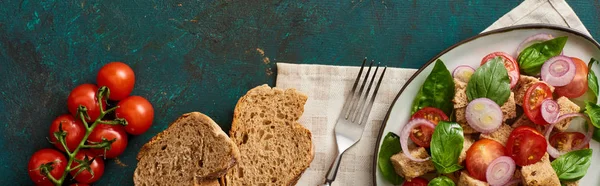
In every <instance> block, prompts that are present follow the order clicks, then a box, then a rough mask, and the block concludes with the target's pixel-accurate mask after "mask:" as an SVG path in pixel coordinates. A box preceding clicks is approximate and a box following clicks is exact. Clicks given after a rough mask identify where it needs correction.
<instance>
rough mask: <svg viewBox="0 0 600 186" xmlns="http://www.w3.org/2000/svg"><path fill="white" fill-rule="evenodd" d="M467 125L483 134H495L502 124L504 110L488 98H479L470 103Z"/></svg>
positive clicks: (467, 110)
mask: <svg viewBox="0 0 600 186" xmlns="http://www.w3.org/2000/svg"><path fill="white" fill-rule="evenodd" d="M465 113H466V114H465V116H466V119H467V123H469V125H470V126H471V127H472V128H473V129H475V130H477V131H479V132H482V133H490V132H494V131H495V130H496V129H498V127H500V125H501V124H502V117H503V115H502V110H501V109H500V106H498V104H496V102H494V101H492V100H491V99H488V98H477V99H474V100H472V101H471V102H469V104H468V105H467V109H466V111H465Z"/></svg>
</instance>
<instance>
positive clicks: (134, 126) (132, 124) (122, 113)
mask: <svg viewBox="0 0 600 186" xmlns="http://www.w3.org/2000/svg"><path fill="white" fill-rule="evenodd" d="M117 106H118V107H119V108H117V110H115V113H116V116H117V118H123V119H125V120H127V126H125V131H127V133H129V134H133V135H140V134H143V133H144V132H146V131H147V130H148V129H150V126H152V120H154V108H153V107H152V104H150V102H148V100H146V99H144V98H143V97H140V96H130V97H127V98H125V99H124V100H121V101H120V102H119V104H118V105H117Z"/></svg>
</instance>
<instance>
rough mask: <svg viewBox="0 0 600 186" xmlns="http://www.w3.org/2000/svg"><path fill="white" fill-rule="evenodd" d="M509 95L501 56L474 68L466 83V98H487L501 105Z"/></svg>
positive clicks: (506, 75)
mask: <svg viewBox="0 0 600 186" xmlns="http://www.w3.org/2000/svg"><path fill="white" fill-rule="evenodd" d="M508 97H510V79H508V72H507V71H506V68H505V67H504V62H503V61H502V58H500V57H496V58H494V59H491V60H490V61H488V62H487V63H485V64H483V65H482V66H481V67H479V68H477V70H475V73H473V76H471V80H469V83H467V98H468V99H469V101H472V100H474V99H477V98H489V99H491V100H492V101H494V102H496V104H498V105H503V104H504V102H506V100H508Z"/></svg>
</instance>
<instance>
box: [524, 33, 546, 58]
mask: <svg viewBox="0 0 600 186" xmlns="http://www.w3.org/2000/svg"><path fill="white" fill-rule="evenodd" d="M551 39H554V36H552V35H551V34H544V33H541V34H535V35H532V36H529V37H528V38H527V39H525V40H523V42H521V44H519V47H517V53H516V54H515V58H518V57H519V53H521V51H523V49H525V48H527V47H528V46H529V45H532V44H534V43H539V42H544V41H548V40H551Z"/></svg>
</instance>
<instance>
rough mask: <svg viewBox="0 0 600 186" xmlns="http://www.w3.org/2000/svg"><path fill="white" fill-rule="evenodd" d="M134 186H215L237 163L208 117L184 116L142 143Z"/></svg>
mask: <svg viewBox="0 0 600 186" xmlns="http://www.w3.org/2000/svg"><path fill="white" fill-rule="evenodd" d="M137 159H138V161H139V162H138V164H137V168H136V169H135V172H134V175H133V182H134V184H135V185H138V186H141V185H199V186H200V185H203V186H204V185H219V184H218V180H217V179H218V178H219V177H221V176H223V175H225V173H226V172H227V170H228V169H229V168H231V167H233V165H235V164H236V163H237V162H238V161H239V159H240V152H239V150H238V148H237V146H236V145H235V143H233V141H232V140H231V139H229V137H227V134H225V132H223V130H221V128H220V127H219V125H217V124H216V123H215V122H214V121H213V120H212V119H210V118H209V117H208V116H206V115H204V114H202V113H199V112H192V113H188V114H184V115H183V116H181V117H180V118H179V119H177V120H176V121H175V122H173V123H172V124H171V125H170V126H169V128H167V129H166V130H164V131H162V132H160V133H159V134H157V135H156V136H154V137H153V138H152V139H151V140H150V142H148V143H146V144H145V145H144V146H143V147H142V149H141V150H140V152H139V153H138V156H137Z"/></svg>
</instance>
